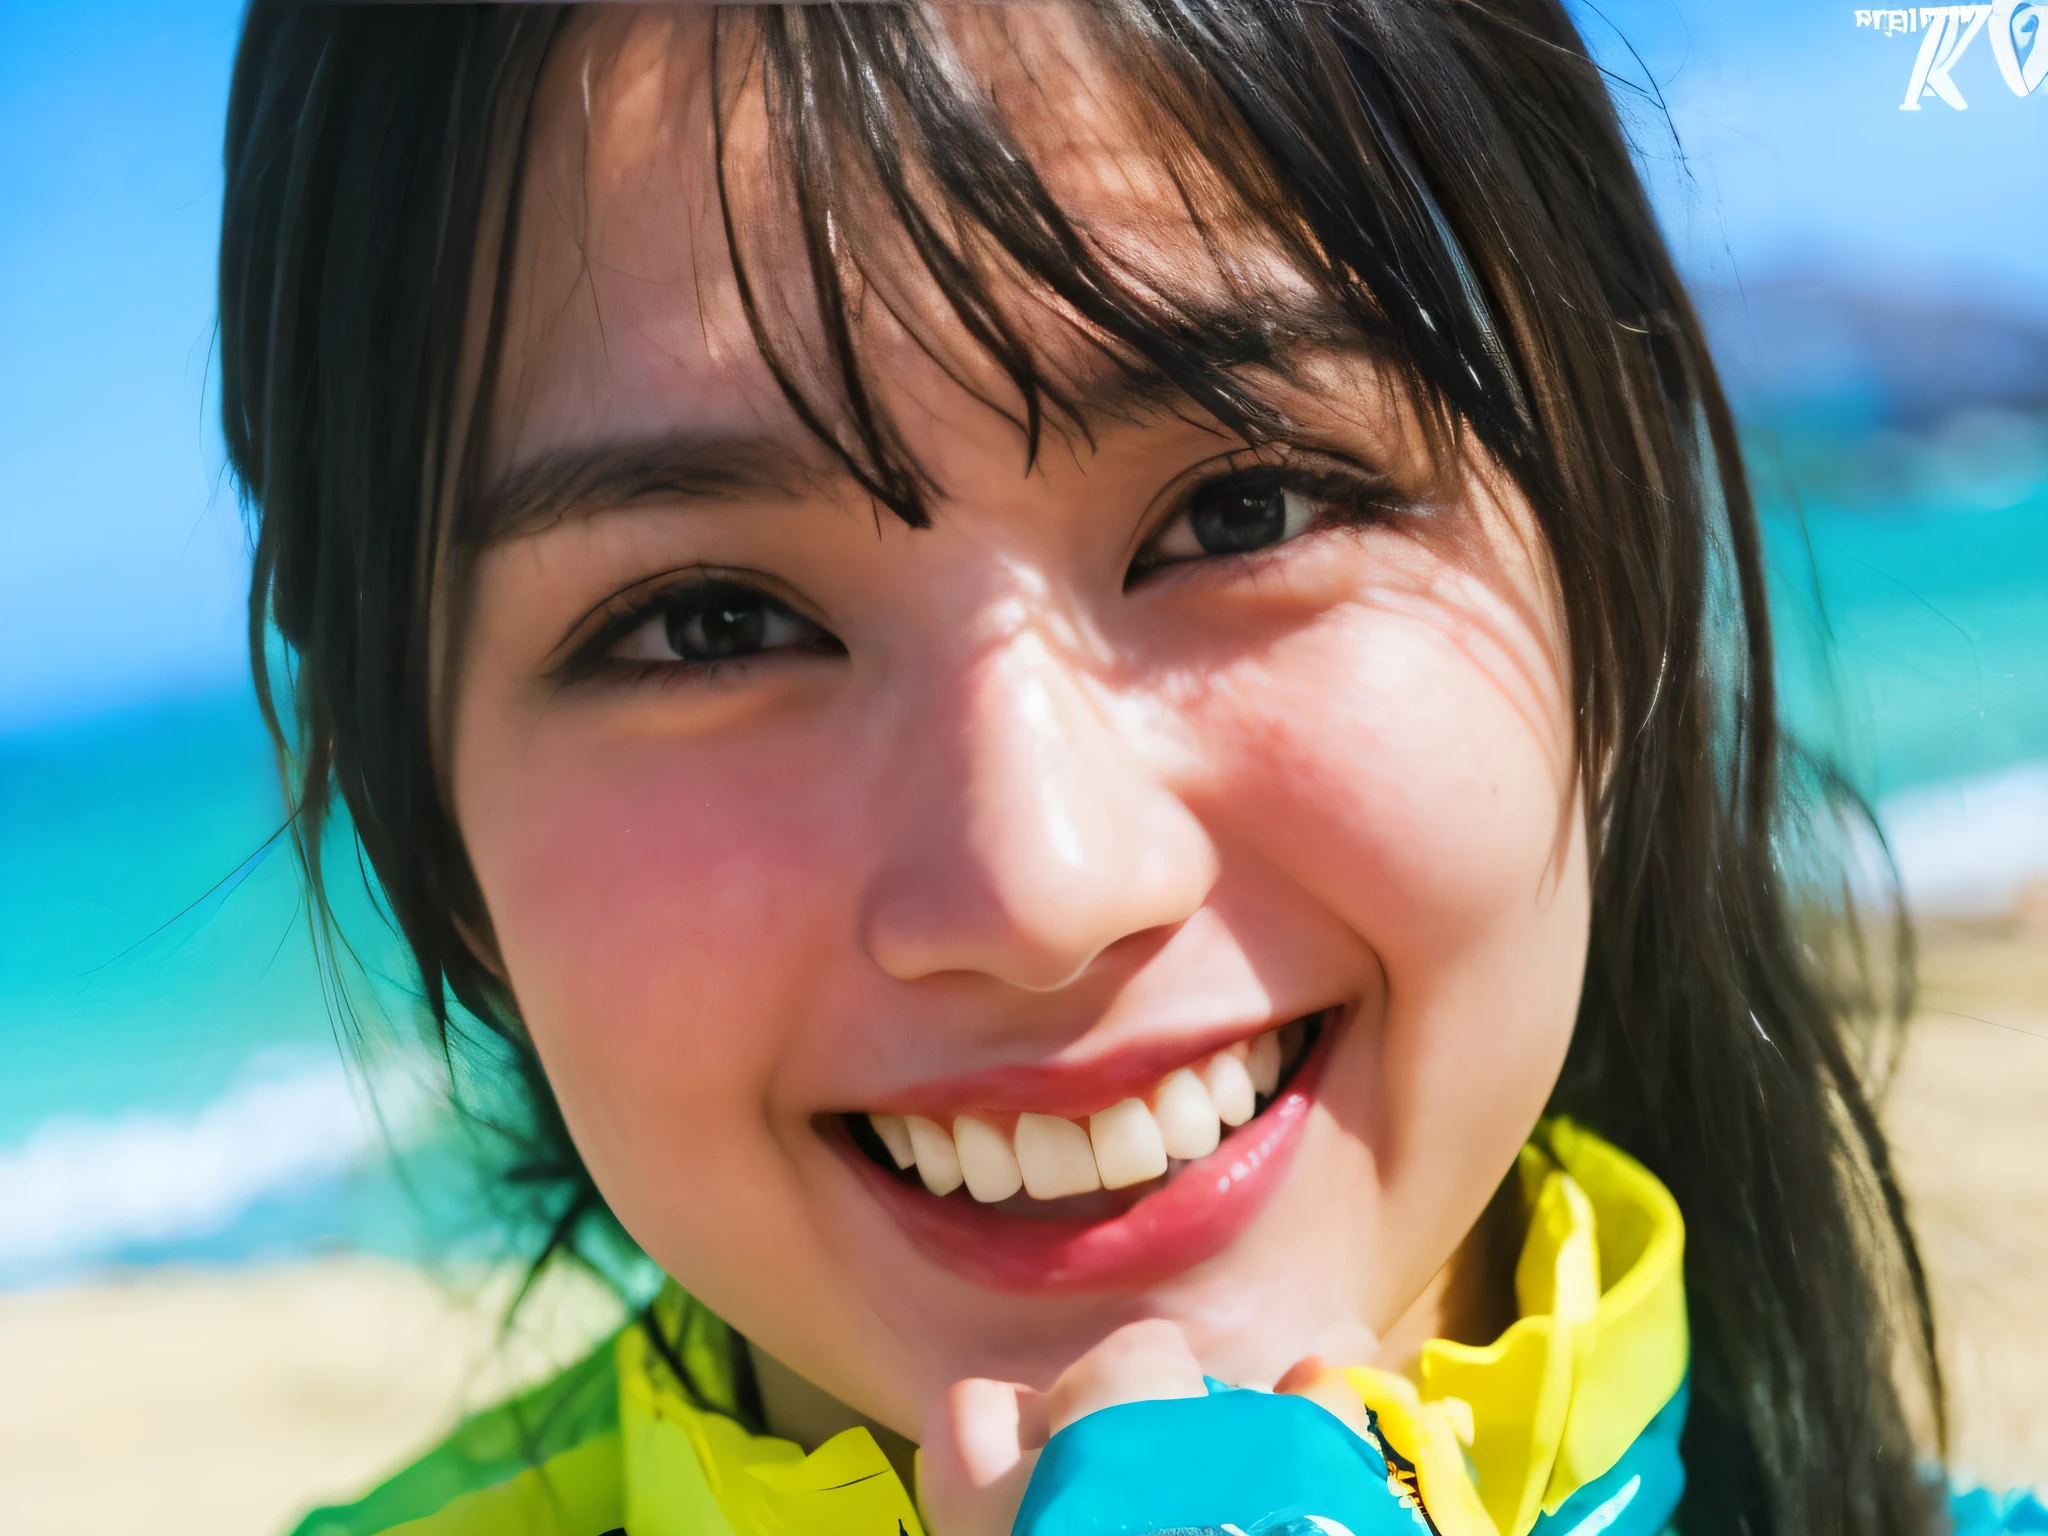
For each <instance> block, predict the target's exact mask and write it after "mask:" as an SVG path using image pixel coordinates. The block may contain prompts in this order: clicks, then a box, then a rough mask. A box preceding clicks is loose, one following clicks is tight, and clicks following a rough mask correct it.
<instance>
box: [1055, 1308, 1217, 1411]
mask: <svg viewBox="0 0 2048 1536" xmlns="http://www.w3.org/2000/svg"><path fill="white" fill-rule="evenodd" d="M1207 1391H1208V1388H1207V1387H1206V1386H1205V1385H1204V1384H1203V1381H1202V1366H1201V1363H1200V1362H1199V1361H1198V1360H1196V1359H1195V1352H1194V1351H1193V1350H1192V1349H1190V1348H1189V1347H1188V1341H1187V1336H1186V1335H1185V1334H1183V1333H1182V1332H1181V1331H1180V1329H1179V1328H1178V1327H1176V1326H1175V1325H1174V1324H1172V1323H1170V1322H1168V1321H1167V1320H1166V1319H1164V1318H1150V1319H1148V1320H1146V1321H1145V1322H1142V1323H1130V1324H1127V1325H1126V1326H1124V1327H1122V1328H1119V1329H1117V1331H1116V1332H1115V1333H1112V1334H1111V1335H1110V1336H1109V1337H1108V1338H1106V1339H1104V1340H1103V1341H1102V1342H1101V1343H1100V1344H1097V1345H1096V1346H1095V1347H1094V1348H1093V1349H1091V1350H1089V1351H1088V1353H1087V1354H1085V1355H1083V1356H1082V1357H1081V1358H1080V1359H1079V1360H1077V1361H1075V1362H1074V1363H1073V1364H1072V1365H1070V1366H1068V1367H1067V1369H1066V1371H1065V1372H1063V1373H1062V1374H1061V1376H1060V1379H1059V1380H1058V1381H1056V1382H1054V1383H1053V1386H1052V1390H1051V1391H1050V1392H1048V1393H1047V1394H1046V1417H1047V1426H1048V1428H1049V1430H1050V1431H1051V1432H1052V1433H1054V1434H1057V1433H1058V1432H1059V1431H1060V1430H1062V1429H1065V1428H1066V1427H1067V1426H1068V1425H1069V1424H1071V1423H1073V1422H1074V1420H1076V1419H1078V1418H1081V1417H1082V1416H1083V1415H1085V1414H1090V1413H1094V1412H1095V1411H1096V1410H1097V1409H1099V1408H1110V1407H1114V1406H1115V1405H1116V1404H1118V1403H1135V1402H1143V1401H1145V1400H1146V1399H1149V1398H1162V1397H1201V1396H1204V1395H1205V1394H1206V1393H1207Z"/></svg>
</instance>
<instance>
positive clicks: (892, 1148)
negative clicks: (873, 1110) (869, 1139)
mask: <svg viewBox="0 0 2048 1536" xmlns="http://www.w3.org/2000/svg"><path fill="white" fill-rule="evenodd" d="M868 1124H869V1125H872V1126H873V1127H874V1128H875V1134H876V1135H877V1136H879V1137H881V1138H882V1145H883V1146H885V1147H887V1148H888V1149H889V1155H890V1156H891V1157H893V1158H895V1159H896V1166H897V1167H898V1168H908V1167H909V1166H910V1165H911V1164H912V1163H914V1162H916V1161H917V1153H916V1152H915V1151H913V1150H912V1149H911V1145H910V1132H909V1130H908V1129H906V1128H905V1126H904V1124H903V1117H902V1116H901V1115H869V1116H868Z"/></svg>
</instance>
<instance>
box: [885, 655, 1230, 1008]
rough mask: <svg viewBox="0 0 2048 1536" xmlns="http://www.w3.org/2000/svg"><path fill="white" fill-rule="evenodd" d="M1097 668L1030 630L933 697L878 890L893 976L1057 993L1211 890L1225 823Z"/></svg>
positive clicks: (910, 755) (914, 740)
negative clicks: (1098, 677)
mask: <svg viewBox="0 0 2048 1536" xmlns="http://www.w3.org/2000/svg"><path fill="white" fill-rule="evenodd" d="M1083 670H1084V665H1083V663H1081V662H1080V661H1078V660H1077V659H1074V658H1069V657H1066V656H1063V655H1062V654H1060V652H1059V651H1058V650H1056V649H1055V648H1054V647H1053V646H1051V645H1049V644H1048V643H1047V642H1046V640H1045V639H1044V638H1043V636H1041V635H1039V634H1037V633H1033V632H1027V633H1024V634H1021V635H1014V636H1012V637H1010V638H1009V639H1007V640H1006V641H1004V642H1003V643H1002V644H1001V646H1000V647H999V648H998V649H997V650H995V651H994V652H993V653H992V654H988V655H985V656H982V657H980V658H978V659H977V660H976V661H975V662H973V663H971V664H969V665H966V666H963V668H962V669H961V672H960V675H959V676H958V677H957V678H955V679H952V680H950V681H948V682H942V683H940V684H938V685H937V686H935V687H934V688H933V689H932V690H931V693H930V694H928V695H926V697H925V698H924V699H923V700H921V701H920V703H921V704H924V705H926V706H928V707H926V708H924V709H922V710H920V711H919V712H918V713H917V714H916V716H915V720H916V724H915V728H914V732H913V733H912V736H911V739H909V740H906V741H905V742H904V745H905V747H906V748H907V750H906V751H905V752H904V754H903V759H902V760H903V761H905V762H908V763H912V764H915V765H916V766H915V767H913V768H912V769H911V771H910V772H908V773H907V774H905V775H903V776H902V777H901V778H900V779H899V781H898V785H897V794H896V795H895V797H894V801H893V806H894V808H893V811H892V816H893V819H894V821H895V825H894V826H893V827H892V828H891V829H890V831H891V833H892V836H891V837H890V840H889V848H890V852H889V854H888V856H887V857H886V858H885V860H884V862H883V865H882V867H881V868H880V870H879V871H878V873H877V876H876V878H875V880H874V882H873V884H872V885H871V887H870V889H869V892H868V897H867V901H866V902H865V904H864V905H865V911H864V913H863V927H864V930H865V931H864V933H863V938H864V941H865V943H866V945H867V949H868V953H869V954H870V955H871V956H872V957H873V958H874V960H875V961H876V963H877V964H878V965H880V966H881V968H882V969H883V970H884V971H886V972H887V973H888V974H889V975H891V976H894V977H896V978H897V979H899V980H904V981H911V980H916V979H919V978H921V977H926V976H932V975H937V974H940V973H942V972H956V973H957V972H971V973H978V974H981V975H986V976H991V977H994V978H997V979H999V980H1001V981H1003V982H1006V983H1008V984H1010V985H1012V986H1015V987H1020V988H1024V989H1027V990H1030V991H1034V992H1043V991H1052V990H1055V989H1057V988H1059V987H1062V986H1065V985H1066V984H1067V983H1069V982H1071V981H1073V980H1075V979H1076V978H1077V977H1079V976H1080V975H1081V974H1082V973H1083V972H1084V971H1086V970H1087V969H1088V967H1089V965H1090V963H1091V962H1093V961H1094V960H1095V958H1096V957H1097V956H1098V955H1100V954H1102V952H1103V951H1104V950H1106V949H1108V948H1109V947H1110V946H1111V945H1113V944H1115V943H1117V942H1118V941H1119V940H1121V939H1125V938H1129V937H1131V936H1133V935H1135V934H1141V933H1145V932H1148V931H1151V930H1154V929H1162V928H1171V927H1173V926H1176V925H1178V924H1180V923H1182V922H1184V921H1185V920H1186V919H1187V918H1188V917H1190V916H1192V915H1193V914H1194V913H1195V912H1196V911H1197V910H1198V909H1199V908H1200V907H1201V905H1202V902H1203V901H1204V900H1205V899H1206V898H1207V896H1208V894H1209V891H1210V889H1211V887H1212V886H1214V884H1215V883H1216V875H1217V856H1216V850H1215V847H1214V845H1213V844H1212V843H1211V841H1210V839H1209V836H1208V833H1207V832H1206V830H1205V829H1204V828H1203V826H1202V824H1201V823H1200V821H1198V820H1197V819H1196V817H1195V815H1194V814H1193V812H1191V811H1190V810H1189V809H1188V807H1187V806H1186V805H1185V804H1184V803H1183V802H1182V801H1181V799H1180V798H1179V797H1178V796H1177V795H1175V794H1174V793H1173V792H1172V790H1171V789H1170V788H1169V787H1168V786H1167V785H1166V784H1165V783H1164V782H1162V780H1161V778H1160V777H1159V775H1158V773H1157V772H1156V771H1155V769H1154V768H1153V766H1152V765H1150V764H1148V762H1147V761H1146V758H1145V754H1144V752H1143V751H1142V750H1141V749H1140V746H1139V744H1137V743H1135V742H1133V741H1132V740H1130V739H1129V738H1128V737H1127V736H1126V735H1125V733H1124V732H1122V731H1121V730H1120V729H1119V728H1118V725H1117V722H1116V720H1115V719H1114V718H1112V715H1111V712H1110V709H1109V707H1108V704H1107V701H1105V700H1104V699H1103V698H1102V697H1101V696H1100V695H1096V694H1091V691H1090V689H1089V687H1088V685H1087V683H1086V681H1085V680H1084V678H1083V676H1082V675H1081V674H1082V672H1083ZM931 706H935V707H931Z"/></svg>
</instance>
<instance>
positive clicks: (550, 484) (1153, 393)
mask: <svg viewBox="0 0 2048 1536" xmlns="http://www.w3.org/2000/svg"><path fill="white" fill-rule="evenodd" d="M1191 318H1193V319H1194V320H1195V323H1194V324H1193V325H1192V326H1191V327H1190V329H1192V330H1194V331H1195V332H1196V333H1197V334H1205V335H1206V337H1207V339H1209V341H1210V343H1211V346H1212V347H1213V350H1214V352H1215V354H1216V355H1215V356H1214V357H1213V358H1212V359H1211V362H1212V366H1215V367H1217V368H1218V370H1219V371H1221V372H1234V371H1237V370H1239V369H1242V368H1243V367H1245V366H1247V365H1259V364H1264V365H1266V366H1272V367H1280V368H1283V369H1284V368H1285V366H1286V364H1285V359H1287V358H1288V357H1289V356H1290V355H1294V354H1299V353H1301V352H1304V351H1314V350H1317V349H1319V348H1321V347H1327V346H1330V345H1333V344H1342V342H1343V341H1345V340H1347V339H1349V340H1352V341H1354V343H1355V341H1356V339H1357V338H1356V337H1355V336H1352V337H1347V336H1346V332H1347V331H1350V330H1352V329H1353V327H1352V326H1351V325H1350V324H1349V322H1348V317H1345V316H1344V315H1343V312H1342V311H1341V310H1340V309H1339V308H1337V307H1336V306H1335V305H1333V304H1331V303H1329V302H1328V301H1327V300H1312V301H1310V302H1308V303H1302V302H1300V301H1299V300H1295V301H1293V302H1284V301H1283V302H1280V303H1276V304H1273V305H1272V306H1270V307H1269V308H1268V309H1267V310H1266V311H1265V312H1264V313H1263V314H1260V315H1259V321H1260V322H1261V323H1257V324H1254V325H1251V326H1247V325H1246V324H1245V323H1244V322H1245V319H1246V309H1245V307H1244V306H1242V305H1241V304H1227V305H1226V304H1218V305H1216V306H1214V312H1213V313H1207V314H1200V315H1197V316H1194V317H1191ZM1070 399H1071V401H1072V403H1073V405H1074V406H1075V407H1076V408H1077V410H1078V413H1079V415H1080V416H1081V417H1082V418H1083V419H1084V420H1089V419H1101V420H1105V421H1109V422H1115V423H1120V424H1124V425H1133V424H1139V423H1142V422H1143V421H1144V420H1146V419H1147V418H1148V417H1152V416H1156V415H1158V414H1161V413H1163V412H1166V411H1170V410H1172V409H1174V408H1175V406H1176V405H1178V404H1183V403H1187V402H1188V396H1187V394H1186V393H1185V392H1184V391H1183V390H1182V388H1181V387H1180V385H1178V384H1177V383H1175V382H1174V381H1173V380H1172V379H1171V378H1169V377H1168V376H1167V375H1166V374H1165V373H1164V372H1162V371H1161V370H1159V369H1158V368H1157V367H1155V366H1153V365H1152V364H1150V363H1149V362H1144V361H1139V360H1136V359H1131V358H1128V357H1127V358H1124V359H1121V360H1119V361H1114V362H1111V363H1110V364H1109V366H1107V367H1104V368H1101V369H1099V370H1095V371H1092V376H1090V377H1088V378H1086V379H1083V380H1080V381H1078V382H1077V383H1076V384H1075V385H1074V386H1071V393H1070ZM852 479H853V477H852V475H851V473H850V472H849V471H848V470H847V469H846V467H845V466H844V465H842V464H840V463H839V462H838V461H837V460H836V459H834V458H832V457H831V456H830V455H829V453H828V452H826V451H824V450H822V448H821V445H819V444H818V443H816V442H815V441H814V440H812V439H810V438H809V437H808V436H807V435H806V436H804V437H802V438H800V439H798V438H792V437H790V436H781V435H774V434H764V435H756V436H745V435H733V434H720V433H703V432H691V431H687V430H685V431H678V432H667V433H656V434H652V435H649V436H643V437H633V438H622V439H614V440H607V441H602V442H596V443H589V444H583V445H579V446H575V447H569V448H564V449H560V450H556V451H553V452H549V453H543V454H541V455H539V456H537V457H535V458H533V459H531V460H528V461H526V462H524V463H521V464H517V465H514V466H513V467H512V468H511V469H509V470H507V471H506V472H505V473H504V474H502V475H501V476H499V478H498V479H497V480H496V481H494V482H492V483H491V485H490V486H489V487H487V488H486V489H485V491H484V492H483V494H482V495H481V496H479V497H478V498H477V499H476V501H475V502H474V503H472V505H471V509H470V511H469V513H468V514H467V515H466V516H465V517H464V518H463V527H462V531H463V534H464V536H465V537H466V539H467V540H468V541H469V542H471V543H473V544H474V545H476V546H477V547H483V546H486V545H489V544H493V543H497V542H499V541H501V540H505V539H513V538H518V537H520V536H521V535H524V534H531V533H535V532H538V531H539V530H540V529H542V528H547V527H551V526H553V525H554V524H556V523H560V522H564V521H568V520H572V519H575V518H580V517H588V516H591V515H594V514H596V513H599V512H605V511H613V510H617V509H619V508H623V507H630V506H633V505H634V504H636V503H639V502H647V501H663V502H671V503H674V502H681V503H689V502H707V501H724V502H745V501H756V502H775V501H793V500H795V499H797V498H798V497H800V496H802V495H805V494H815V493H817V492H819V491H821V490H825V489H829V488H832V487H837V486H844V485H847V484H850V483H852Z"/></svg>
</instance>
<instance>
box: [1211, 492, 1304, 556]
mask: <svg viewBox="0 0 2048 1536" xmlns="http://www.w3.org/2000/svg"><path fill="white" fill-rule="evenodd" d="M1188 527H1189V529H1190V530H1191V531H1192V532H1193V534H1194V536H1195V542H1196V543H1197V544H1199V545H1201V546H1202V551H1203V553H1204V554H1210V555H1239V554H1243V553H1245V552H1246V551H1247V550H1253V549H1264V548H1265V547H1266V546H1267V545H1268V544H1271V543H1273V542H1274V541H1275V540H1276V539H1278V538H1279V537H1280V535H1281V534H1282V533H1283V532H1284V531H1285V530H1286V527H1287V493H1286V491H1285V490H1283V489H1282V488H1281V486H1280V484H1279V482H1278V481H1277V480H1275V479H1272V478H1269V477H1266V476H1263V475H1262V476H1260V477H1259V478H1258V479H1257V480H1253V481H1244V480H1238V481H1233V482H1230V483H1228V484H1225V485H1219V486H1215V487H1213V488H1211V489H1207V490H1203V491H1201V492H1198V493H1197V494H1196V497H1195V502H1194V505H1193V506H1191V507H1189V508H1188Z"/></svg>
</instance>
